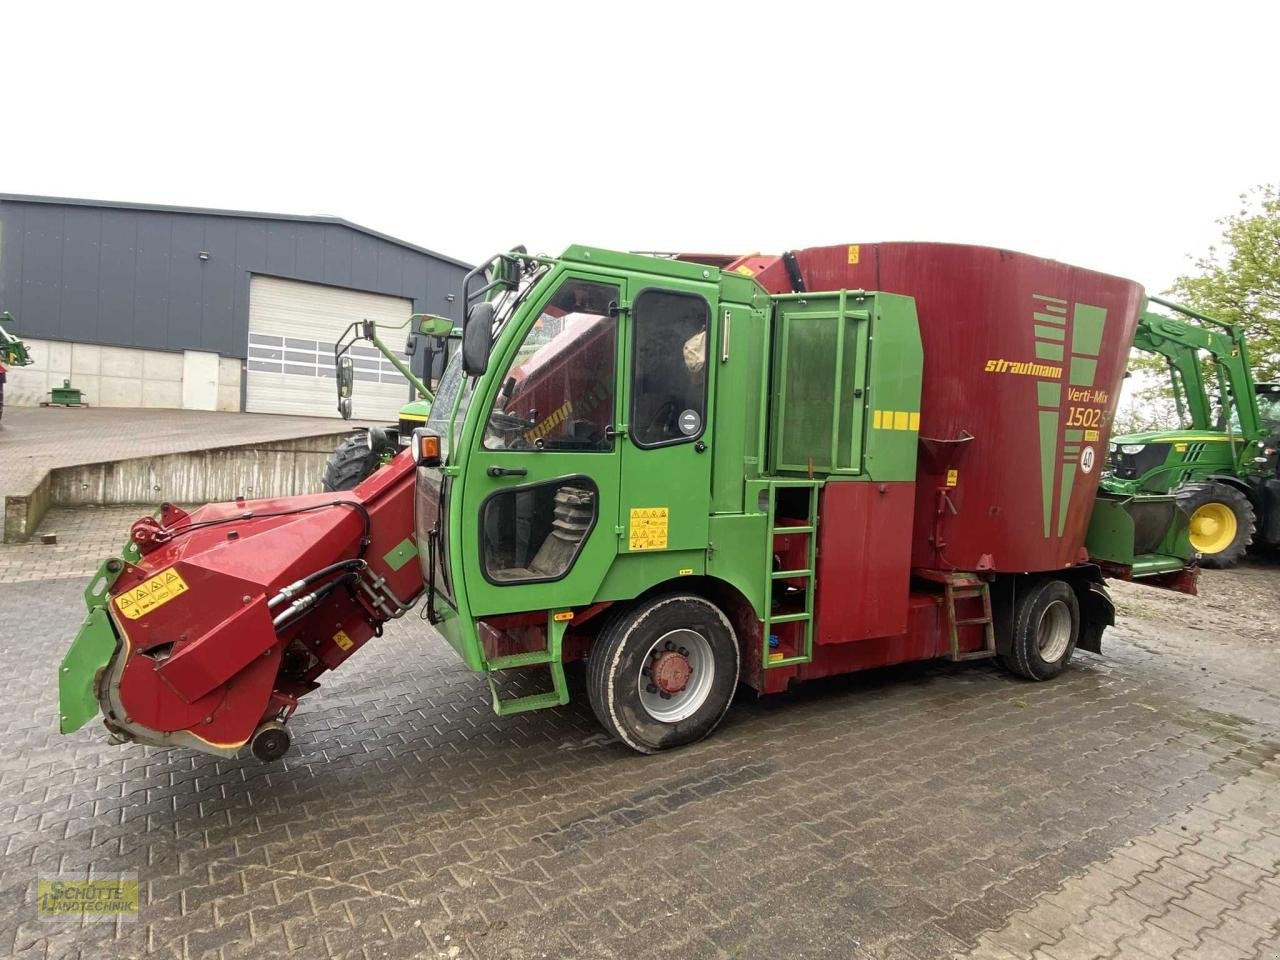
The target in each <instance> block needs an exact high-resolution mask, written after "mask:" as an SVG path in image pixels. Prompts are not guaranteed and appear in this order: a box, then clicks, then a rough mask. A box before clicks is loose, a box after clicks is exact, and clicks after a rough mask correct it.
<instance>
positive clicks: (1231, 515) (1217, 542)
mask: <svg viewBox="0 0 1280 960" xmlns="http://www.w3.org/2000/svg"><path fill="white" fill-rule="evenodd" d="M1174 496H1175V497H1177V498H1178V503H1179V504H1180V505H1181V506H1182V508H1183V509H1184V510H1185V511H1186V512H1187V514H1188V515H1189V516H1190V517H1191V548H1192V549H1193V550H1195V551H1196V553H1198V554H1200V563H1201V565H1203V566H1206V567H1211V568H1213V569H1217V570H1225V569H1226V568H1227V567H1233V566H1235V565H1236V563H1237V561H1239V560H1240V558H1241V557H1243V556H1244V553H1245V551H1246V550H1247V549H1248V548H1249V544H1251V543H1252V542H1253V531H1254V525H1255V517H1254V513H1253V504H1251V503H1250V502H1249V498H1248V497H1246V496H1245V495H1244V494H1243V493H1241V492H1240V491H1239V490H1237V489H1236V488H1235V487H1229V486H1227V485H1226V484H1225V483H1192V484H1188V485H1187V486H1185V487H1181V488H1179V489H1178V490H1176V491H1175V492H1174Z"/></svg>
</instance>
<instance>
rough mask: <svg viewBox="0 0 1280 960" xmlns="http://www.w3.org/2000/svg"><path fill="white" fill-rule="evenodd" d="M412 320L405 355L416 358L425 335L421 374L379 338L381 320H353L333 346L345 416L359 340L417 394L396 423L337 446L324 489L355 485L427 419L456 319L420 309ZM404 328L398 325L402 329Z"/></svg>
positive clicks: (356, 435)
mask: <svg viewBox="0 0 1280 960" xmlns="http://www.w3.org/2000/svg"><path fill="white" fill-rule="evenodd" d="M409 322H410V323H411V324H413V328H412V329H413V332H412V333H410V335H409V343H408V344H407V345H406V347H405V353H406V354H408V355H409V356H414V355H415V353H416V352H417V351H416V344H415V342H414V339H415V338H416V337H418V336H422V337H425V338H426V340H425V343H424V347H425V349H424V351H423V352H422V357H423V361H424V362H423V364H422V371H423V375H422V376H421V377H419V376H418V375H417V374H416V373H414V372H413V371H412V370H410V369H409V366H408V365H407V364H406V363H405V362H404V360H403V359H402V357H401V356H398V355H397V354H396V353H395V351H394V350H392V349H391V348H390V347H388V346H387V345H386V343H384V342H383V340H382V338H381V337H379V336H378V324H376V323H373V322H372V321H369V320H358V321H356V322H355V323H353V324H351V325H350V326H349V327H347V329H346V331H345V332H344V333H343V334H342V336H341V337H339V338H338V342H337V344H335V345H334V350H333V355H334V362H335V365H336V367H337V370H338V412H339V413H341V414H342V417H343V419H344V420H349V419H350V418H351V409H352V391H353V388H354V386H355V360H354V359H353V357H352V351H351V348H352V347H353V346H355V345H356V344H357V343H359V342H361V341H366V342H368V343H369V344H371V345H372V346H373V347H375V348H376V349H377V350H378V351H379V352H380V353H381V354H382V355H383V356H384V357H386V358H387V359H388V360H389V361H390V362H391V363H392V365H393V366H394V367H395V368H396V369H397V370H399V371H400V373H402V374H403V375H404V377H405V379H406V380H408V381H409V384H410V386H412V387H413V390H414V393H416V394H417V397H416V398H415V399H413V400H411V401H409V402H408V403H406V404H405V405H404V406H403V407H401V408H400V412H399V417H398V420H397V422H396V423H393V424H388V425H387V426H384V427H369V428H361V429H359V430H356V431H355V432H354V433H352V434H351V436H349V437H347V438H346V439H345V440H343V441H342V443H340V444H338V446H337V448H336V449H335V450H334V451H333V453H332V455H330V457H329V461H328V463H326V464H325V467H324V476H323V478H322V479H321V485H322V487H323V488H324V489H325V490H326V491H330V492H332V491H337V490H350V489H352V488H353V487H355V486H356V484H358V483H360V481H362V480H364V479H365V478H366V477H368V476H369V475H370V474H372V473H373V472H374V471H375V470H377V469H378V468H379V467H380V466H382V465H383V464H384V463H386V462H387V461H388V460H390V459H391V458H392V457H393V456H395V455H396V454H397V453H399V452H400V450H401V449H402V448H403V447H404V446H405V445H407V444H408V442H409V436H410V434H412V433H413V431H414V428H416V427H420V426H422V425H423V424H424V423H426V422H427V414H428V413H429V412H430V410H431V401H432V398H433V393H432V389H431V386H430V385H431V384H433V383H435V382H436V381H437V380H439V378H440V374H441V372H442V371H443V370H444V365H445V362H446V361H447V359H448V352H449V338H451V337H452V336H453V321H452V320H449V319H447V318H445V317H436V316H432V315H431V314H425V313H417V314H414V315H413V316H412V317H410V318H409ZM403 326H404V325H401V326H400V327H396V328H394V329H397V330H399V329H403Z"/></svg>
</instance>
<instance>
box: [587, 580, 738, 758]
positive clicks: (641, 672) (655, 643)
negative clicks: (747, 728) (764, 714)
mask: <svg viewBox="0 0 1280 960" xmlns="http://www.w3.org/2000/svg"><path fill="white" fill-rule="evenodd" d="M738 668H739V657H738V638H737V636H736V634H735V633H734V630H733V626H732V625H731V624H730V623H729V620H728V618H726V617H725V615H724V614H723V613H722V612H721V611H720V609H719V608H718V607H716V606H715V605H714V604H712V603H711V602H710V601H708V600H705V599H703V598H702V597H698V596H693V595H692V594H680V593H677V594H666V595H663V596H657V597H652V598H650V599H648V600H645V601H643V602H641V603H640V604H638V605H637V606H635V607H633V608H631V609H629V610H627V611H626V612H625V613H623V614H622V615H621V616H619V617H618V618H616V619H615V620H613V621H612V622H611V623H610V624H609V625H608V626H606V627H605V628H604V630H603V631H602V632H601V634H600V636H599V637H597V638H596V642H595V644H594V645H593V647H592V648H591V655H590V658H589V659H588V661H587V693H588V695H589V697H590V700H591V709H592V710H594V711H595V714H596V717H597V718H598V719H599V720H600V723H601V724H602V725H603V726H604V728H605V730H606V731H608V732H609V733H610V734H611V735H612V736H614V737H616V738H617V739H619V740H621V741H622V742H623V743H625V744H626V745H627V746H628V747H630V748H631V749H632V750H636V751H639V752H640V753H656V752H657V751H658V750H665V749H667V748H669V747H679V746H683V745H684V744H686V743H693V742H694V741H695V740H701V739H702V738H703V737H705V736H706V735H707V734H709V733H710V732H711V731H712V730H714V729H715V728H716V725H717V724H718V723H719V722H720V720H721V719H722V718H723V717H724V715H725V712H726V711H727V710H728V709H729V703H730V702H731V701H732V700H733V694H734V691H735V690H736V689H737V687H738Z"/></svg>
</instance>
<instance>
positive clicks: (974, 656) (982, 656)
mask: <svg viewBox="0 0 1280 960" xmlns="http://www.w3.org/2000/svg"><path fill="white" fill-rule="evenodd" d="M995 655H996V652H995V651H994V650H974V651H971V652H970V653H957V654H954V655H953V656H952V657H951V658H950V659H952V660H955V661H956V662H960V661H962V660H990V659H991V658H992V657H994V656H995Z"/></svg>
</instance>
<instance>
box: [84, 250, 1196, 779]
mask: <svg viewBox="0 0 1280 960" xmlns="http://www.w3.org/2000/svg"><path fill="white" fill-rule="evenodd" d="M463 296H464V299H465V300H466V307H467V311H466V314H467V320H466V323H465V325H464V328H463V331H462V343H461V345H460V348H459V349H458V350H456V352H455V355H454V357H453V359H452V361H451V363H450V366H449V367H448V369H447V370H446V372H445V374H444V377H443V378H442V380H441V383H440V386H439V389H438V392H437V394H436V396H435V398H434V400H433V403H432V407H431V412H430V416H429V419H428V421H427V423H426V425H425V426H424V427H423V428H421V429H419V430H417V431H415V434H414V439H413V443H412V444H411V445H410V448H409V449H408V450H406V451H404V452H403V453H401V454H399V455H398V456H396V457H395V458H394V459H393V460H392V461H391V462H390V463H388V464H387V465H386V466H385V467H383V468H382V469H380V470H378V471H377V472H376V473H374V474H373V475H372V476H371V477H370V478H369V479H367V480H365V481H364V482H363V483H361V484H360V485H359V486H357V487H356V488H355V489H354V490H351V491H347V492H344V493H339V494H333V493H329V494H317V495H311V496H304V497H296V498H288V499H279V500H258V501H237V502H235V503H222V504H212V505H209V506H206V507H202V508H200V509H198V510H196V511H194V512H193V513H191V514H190V515H187V514H186V513H184V512H182V511H180V510H176V509H173V508H164V509H162V510H161V512H160V514H159V516H158V517H156V518H150V517H148V518H144V519H142V520H139V521H138V522H137V523H136V524H135V525H134V527H133V530H132V536H131V540H130V543H129V545H128V546H127V547H126V548H125V551H124V554H123V556H121V557H116V558H112V559H110V560H108V561H106V562H105V563H104V564H103V566H102V568H101V570H100V571H99V573H98V575H97V576H96V577H95V579H94V581H93V583H92V584H91V585H90V587H89V590H88V591H87V593H86V600H87V602H88V606H89V613H88V616H87V618H86V620H85V623H84V626H83V628H82V629H81V631H80V634H79V635H78V637H77V638H76V641H75V643H74V645H73V646H72V648H71V650H70V651H69V653H68V654H67V657H66V660H65V662H64V664H63V666H62V673H61V676H60V694H61V717H62V729H63V731H64V732H70V731H72V730H75V729H77V728H79V727H80V726H82V725H83V724H84V723H86V722H87V721H88V720H89V719H90V718H92V717H93V716H94V715H95V714H96V713H98V712H99V711H100V712H101V713H102V716H103V718H104V721H105V723H106V726H107V728H108V730H109V731H110V732H111V734H112V735H113V736H114V737H115V738H117V739H119V740H121V741H129V740H132V741H136V742H140V743H146V744H168V745H177V746H183V747H192V748H196V749H200V750H206V751H212V752H215V753H232V752H234V751H236V750H238V749H239V748H241V747H242V746H244V745H245V744H251V745H252V748H253V750H254V752H255V753H256V754H257V755H258V756H259V757H261V758H263V759H273V758H275V757H278V756H279V755H280V754H281V753H283V751H284V750H285V749H286V748H287V746H288V743H289V736H288V732H287V727H286V726H285V722H286V721H287V720H288V719H289V717H290V716H291V715H292V713H293V711H294V710H295V708H296V707H297V705H298V701H299V699H300V698H301V697H302V696H303V695H304V694H307V693H309V692H311V691H312V690H314V689H315V688H316V687H317V686H318V685H319V681H320V679H321V677H322V675H323V674H324V673H325V672H326V671H328V670H333V669H336V668H338V667H340V666H341V665H342V663H343V662H344V661H345V660H346V659H347V658H348V657H351V656H354V655H355V654H356V653H357V652H358V651H359V650H360V648H361V647H362V646H364V644H366V643H370V642H377V640H376V638H377V637H378V636H379V635H380V634H381V633H382V628H383V625H384V624H385V623H386V622H387V621H389V620H391V619H394V618H396V617H398V616H400V615H402V614H403V613H404V612H406V611H408V610H410V609H414V608H418V607H419V606H421V609H422V612H423V614H424V616H423V618H422V620H421V621H420V620H419V618H418V617H414V618H413V619H412V621H411V622H412V623H413V624H414V625H415V626H414V627H413V628H412V629H421V630H423V631H427V630H428V629H429V628H428V627H427V626H426V623H425V622H422V621H430V622H431V623H432V624H434V626H435V629H436V630H438V631H439V633H440V634H442V635H443V636H444V638H445V639H446V640H447V641H448V643H449V644H450V645H451V646H452V647H453V648H454V649H455V650H456V651H457V653H458V655H459V656H460V657H461V658H462V659H463V660H464V661H465V662H466V663H467V665H468V666H470V667H471V668H472V669H473V670H475V671H477V672H480V673H484V674H486V675H487V676H488V679H489V681H490V688H491V691H492V693H493V703H494V708H495V709H496V710H497V711H498V712H499V713H503V714H505V713H516V712H519V711H523V710H530V709H536V708H541V707H550V706H555V705H557V704H562V703H565V702H567V700H568V698H569V693H568V687H567V685H566V682H565V675H564V664H565V663H566V662H569V661H574V660H581V659H585V660H586V661H587V676H586V685H587V692H588V695H589V697H590V700H591V704H592V707H593V708H594V710H595V712H596V714H597V715H598V717H599V718H600V721H601V723H602V724H603V725H604V726H605V728H606V729H607V730H608V731H609V732H610V733H611V734H612V735H613V736H615V737H617V738H618V739H619V740H621V741H623V742H624V743H626V744H627V745H629V746H631V747H632V748H634V749H636V750H640V751H644V752H650V751H654V750H658V749H662V748H665V747H671V746H678V745H680V744H685V743H689V742H690V741H693V740H696V739H698V738H700V737H703V736H705V735H706V734H707V733H709V732H710V731H711V730H712V729H713V728H714V727H715V726H716V724H717V723H718V722H719V721H720V719H721V718H722V717H723V716H724V714H725V712H726V711H727V709H728V708H729V704H730V700H731V699H732V697H733V695H734V692H735V690H737V689H738V688H739V686H740V685H745V686H747V687H750V688H752V689H754V690H755V691H757V692H759V693H769V692H773V691H778V690H782V689H784V688H786V687H787V686H788V685H789V684H791V683H793V682H798V681H803V680H806V679H810V678H815V677H822V676H827V675H831V674H837V673H845V672H849V671H854V670H861V669H866V668H871V667H878V666H882V665H885V664H891V663H900V662H904V661H909V660H923V659H929V658H935V657H949V658H951V659H955V660H968V659H978V658H985V657H998V658H999V659H1000V660H1001V662H1002V663H1003V664H1004V665H1005V666H1007V667H1008V669H1010V670H1012V671H1013V672H1015V673H1017V674H1020V675H1021V676H1024V677H1027V678H1029V679H1032V680H1046V679H1049V678H1051V677H1053V676H1054V675H1056V674H1057V673H1059V672H1060V671H1061V670H1062V669H1063V667H1064V666H1065V665H1066V664H1067V662H1068V660H1069V659H1070V658H1071V656H1072V653H1073V652H1074V650H1075V649H1076V647H1077V646H1078V647H1081V648H1084V649H1089V650H1098V649H1099V645H1100V641H1101V636H1102V632H1103V630H1104V629H1105V627H1106V626H1107V625H1108V624H1110V623H1111V622H1112V616H1113V612H1112V604H1111V602H1110V600H1109V599H1108V596H1107V592H1106V589H1105V587H1104V585H1103V576H1104V574H1106V575H1108V576H1121V577H1148V578H1150V579H1151V580H1152V582H1156V583H1159V584H1160V585H1163V586H1171V587H1175V588H1179V589H1184V590H1192V589H1194V575H1195V570H1194V566H1192V565H1189V558H1190V557H1191V554H1190V553H1189V549H1188V546H1187V530H1186V518H1185V516H1184V515H1183V514H1182V513H1181V511H1180V510H1179V509H1178V508H1177V506H1176V505H1175V503H1174V502H1173V500H1172V498H1169V497H1164V496H1151V497H1144V496H1135V497H1118V496H1112V495H1107V494H1101V495H1100V494H1099V493H1098V479H1099V475H1100V473H1101V470H1102V468H1103V466H1104V463H1105V461H1106V457H1105V452H1106V449H1107V440H1108V428H1109V426H1110V424H1111V419H1112V415H1113V413H1114V410H1115V404H1116V393H1117V389H1118V387H1119V385H1120V381H1121V378H1122V377H1123V375H1124V368H1125V361H1126V358H1127V356H1128V352H1129V347H1130V344H1131V343H1132V340H1133V336H1134V329H1135V325H1136V323H1137V320H1138V316H1139V314H1140V313H1141V311H1142V309H1143V307H1144V304H1145V298H1144V295H1143V291H1142V289H1141V287H1139V286H1138V285H1137V284H1135V283H1132V282H1130V281H1128V280H1123V279H1120V278H1117V277H1112V276H1106V275H1104V274H1100V273H1095V272H1093V271H1089V270H1084V269H1080V268H1077V267H1072V266H1067V265H1065V264H1061V263H1056V262H1053V261H1049V260H1044V259H1039V258H1036V257H1031V256H1026V255H1023V254H1018V253H1012V252H1009V251H1004V250H996V249H990V248H985V247H969V246H957V245H947V244H922V243H886V244H858V245H842V246H839V247H830V248H818V249H809V250H798V251H794V252H791V253H787V254H784V255H782V256H763V255H752V256H746V257H717V256H701V255H680V256H670V257H661V256H641V255H635V254H626V253H615V252H610V251H605V250H598V249H592V248H585V247H571V248H570V249H569V250H568V251H566V252H565V254H564V255H563V256H561V257H559V258H548V257H534V256H530V255H527V254H525V253H524V252H523V251H516V252H513V253H509V254H500V255H498V256H497V257H494V258H493V259H492V260H491V261H489V262H488V263H486V264H485V265H483V266H482V267H481V268H477V270H476V271H474V272H473V274H472V275H471V276H470V277H469V278H468V282H467V284H466V289H465V291H464V293H463ZM348 387H349V384H348ZM419 623H422V625H421V626H420V627H419V626H417V624H419ZM508 670H529V671H539V672H540V673H541V675H542V676H543V677H544V678H545V692H542V693H534V694H529V695H525V696H520V697H515V698H507V697H504V696H503V692H504V689H506V688H507V686H508V685H506V684H504V683H501V682H500V680H499V682H495V677H497V676H498V675H500V674H502V673H503V672H504V671H508ZM370 733H371V734H375V733H376V731H370Z"/></svg>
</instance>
